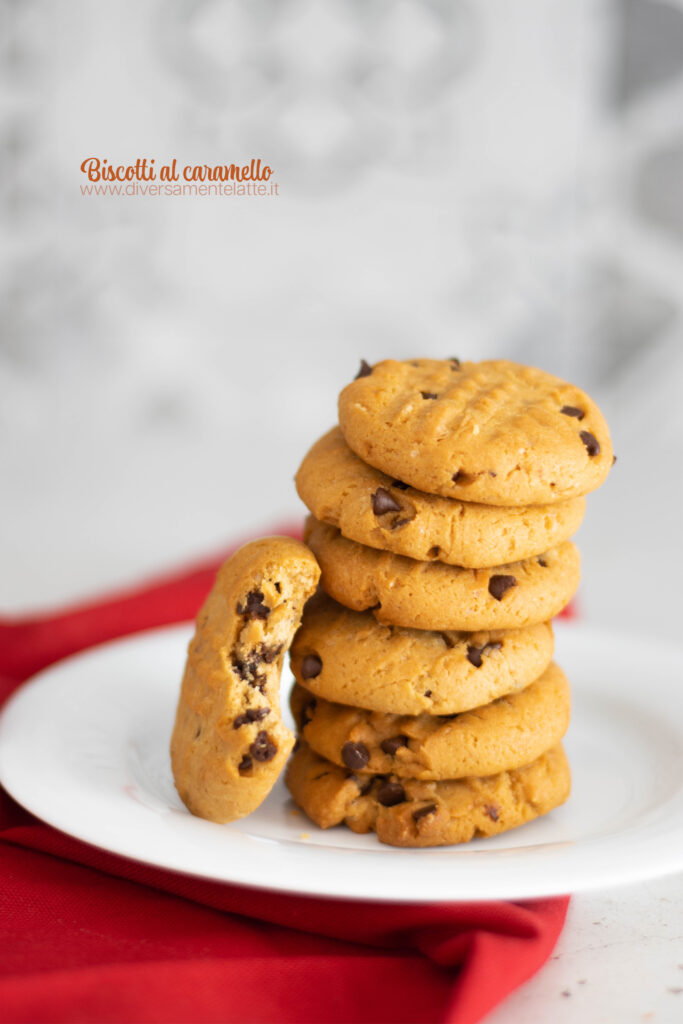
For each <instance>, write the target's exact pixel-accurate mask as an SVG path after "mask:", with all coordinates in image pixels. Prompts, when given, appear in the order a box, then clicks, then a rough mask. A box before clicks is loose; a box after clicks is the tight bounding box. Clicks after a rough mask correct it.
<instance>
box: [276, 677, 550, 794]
mask: <svg viewBox="0 0 683 1024" xmlns="http://www.w3.org/2000/svg"><path fill="white" fill-rule="evenodd" d="M291 705H292V711H293V713H294V717H295V719H296V721H297V722H298V723H299V728H300V730H301V734H302V735H303V737H304V739H305V740H306V742H307V743H308V745H309V746H310V747H311V748H312V749H313V750H315V752H316V753H317V754H320V755H321V757H325V758H327V760H328V761H332V762H333V763H334V764H337V765H339V766H340V767H341V768H349V769H351V771H354V772H356V773H357V774H359V775H365V774H371V775H397V776H400V777H401V778H406V779H461V778H464V777H466V776H468V775H493V774H494V773H496V772H502V771H509V770H510V769H512V768H520V767H521V766H522V765H525V764H530V763H531V761H533V760H535V758H537V757H540V756H541V754H543V753H545V751H546V750H550V748H551V747H554V746H556V745H557V744H558V743H559V742H560V740H561V739H562V737H563V736H564V734H565V732H566V731H567V727H568V726H569V711H570V696H569V683H568V682H567V679H566V676H565V675H564V673H563V672H562V670H561V669H560V668H558V666H557V665H550V666H549V667H548V668H547V669H546V671H545V672H544V673H543V675H542V676H541V678H540V679H537V680H536V681H535V682H533V683H530V685H529V686H527V687H525V689H523V690H520V691H519V693H513V694H510V695H509V696H507V697H499V698H498V700H495V701H493V703H491V704H486V705H485V706H484V707H480V708H475V709H474V710H473V711H465V712H463V713H462V714H460V715H447V716H443V717H442V716H438V715H418V716H408V715H392V714H386V713H382V712H379V711H365V710H363V709H362V708H354V707H348V706H347V705H345V704H332V703H331V702H330V701H326V700H323V698H322V697H314V696H312V695H311V694H310V693H309V692H308V691H307V690H305V689H304V688H303V687H302V686H295V687H294V689H293V690H292V695H291Z"/></svg>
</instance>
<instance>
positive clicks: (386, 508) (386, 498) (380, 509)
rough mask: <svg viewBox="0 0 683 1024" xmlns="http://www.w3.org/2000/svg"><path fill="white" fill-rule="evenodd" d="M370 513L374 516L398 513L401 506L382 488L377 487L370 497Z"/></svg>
mask: <svg viewBox="0 0 683 1024" xmlns="http://www.w3.org/2000/svg"><path fill="white" fill-rule="evenodd" d="M372 511H373V512H374V513H375V515H376V516H382V515H384V513H385V512H400V511H401V506H400V505H399V503H398V502H397V501H396V499H395V498H394V497H392V495H391V494H390V493H389V491H387V490H386V489H385V488H384V487H378V488H377V490H376V491H375V493H374V494H373V496H372Z"/></svg>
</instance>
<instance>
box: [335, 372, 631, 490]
mask: <svg viewBox="0 0 683 1024" xmlns="http://www.w3.org/2000/svg"><path fill="white" fill-rule="evenodd" d="M339 424H340V426H341V429H342V433H343V434H344V437H345V439H346V442H347V444H348V445H349V447H350V448H351V449H352V450H353V451H354V452H355V453H356V454H357V455H359V456H360V458H361V459H363V460H364V461H365V462H367V463H369V464H370V465H371V466H374V467H376V468H377V469H379V470H382V472H384V473H386V474H387V475H388V476H390V477H391V478H392V479H396V480H400V481H402V482H403V483H407V484H411V485H412V486H413V487H416V488H418V489H419V490H422V491H427V492H429V493H431V494H440V495H443V496H444V497H447V498H459V499H461V500H463V501H472V502H483V503H484V504H488V505H505V506H510V505H543V504H549V503H553V502H556V501H566V500H567V499H569V498H574V497H577V496H578V495H582V494H587V493H588V492H589V491H592V490H594V489H595V488H596V487H599V486H600V484H601V483H602V482H603V481H604V480H605V478H606V476H607V474H608V473H609V470H610V468H611V466H612V461H613V453H612V444H611V441H610V436H609V431H608V429H607V424H606V423H605V420H604V419H603V416H602V414H601V412H600V410H599V409H598V407H597V406H596V404H595V402H593V401H592V400H591V399H590V398H589V397H588V395H586V394H585V393H584V392H583V391H581V390H580V389H579V388H577V387H574V386H573V385H571V384H567V383H565V382H564V381H562V380H560V379H559V378H558V377H553V376H551V375H550V374H548V373H544V372H543V371H542V370H538V369H536V368H534V367H531V366H520V365H518V364H517V363H511V362H508V361H507V360H489V361H486V362H481V363H460V362H459V361H458V360H457V359H443V360H438V359H413V360H409V361H407V362H397V361H396V360H393V359H388V360H385V361H384V362H381V363H377V364H376V365H375V366H373V367H372V368H371V371H370V372H369V373H366V374H365V375H363V376H360V377H358V378H357V379H356V380H354V381H352V382H351V383H350V384H348V385H347V386H346V387H345V388H344V390H343V391H342V392H341V394H340V396H339Z"/></svg>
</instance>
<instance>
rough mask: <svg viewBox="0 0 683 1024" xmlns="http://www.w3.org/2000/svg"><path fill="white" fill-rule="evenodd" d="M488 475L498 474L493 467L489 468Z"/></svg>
mask: <svg viewBox="0 0 683 1024" xmlns="http://www.w3.org/2000/svg"><path fill="white" fill-rule="evenodd" d="M489 476H498V474H497V473H496V471H495V469H490V470H489Z"/></svg>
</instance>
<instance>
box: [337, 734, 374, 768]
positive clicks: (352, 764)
mask: <svg viewBox="0 0 683 1024" xmlns="http://www.w3.org/2000/svg"><path fill="white" fill-rule="evenodd" d="M341 756H342V761H343V762H344V764H345V765H346V767H347V768H350V769H351V770H352V771H359V770H360V769H361V768H365V766H366V764H367V763H368V761H369V760H370V753H369V751H368V748H367V747H366V746H365V744H364V743H352V742H351V741H350V740H348V741H347V742H346V743H345V744H344V746H343V747H342V749H341Z"/></svg>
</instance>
